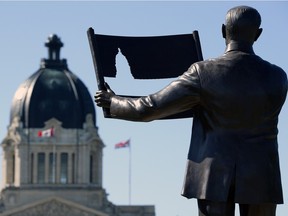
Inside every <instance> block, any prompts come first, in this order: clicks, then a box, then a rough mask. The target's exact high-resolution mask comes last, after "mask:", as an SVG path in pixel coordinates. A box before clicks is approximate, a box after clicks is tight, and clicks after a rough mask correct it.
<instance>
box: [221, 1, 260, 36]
mask: <svg viewBox="0 0 288 216" xmlns="http://www.w3.org/2000/svg"><path fill="white" fill-rule="evenodd" d="M225 25H226V31H227V34H228V35H229V36H230V37H231V38H234V37H238V36H240V35H239V34H241V33H244V34H247V31H249V30H251V29H258V28H259V27H260V25H261V16H260V14H259V12H258V11H257V10H256V9H254V8H252V7H248V6H238V7H234V8H231V9H230V10H229V11H228V12H227V14H226V20H225ZM245 31H246V32H245Z"/></svg>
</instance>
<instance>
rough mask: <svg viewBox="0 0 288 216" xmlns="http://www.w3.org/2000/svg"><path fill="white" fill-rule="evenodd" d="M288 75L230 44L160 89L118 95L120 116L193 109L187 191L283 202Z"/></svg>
mask: <svg viewBox="0 0 288 216" xmlns="http://www.w3.org/2000/svg"><path fill="white" fill-rule="evenodd" d="M286 94H287V76H286V73H285V72H284V71H283V70H282V69H281V68H279V67H278V66H275V65H273V64H270V63H269V62H267V61H265V60H263V59H261V58H260V57H259V56H257V55H255V54H254V52H253V49H252V47H251V46H246V45H244V44H237V43H232V44H229V45H228V46H227V47H226V51H225V53H224V55H222V56H220V57H218V58H214V59H209V60H205V61H202V62H197V63H194V64H193V65H191V67H190V68H189V69H188V71H187V72H185V73H184V74H183V75H181V76H179V77H178V78H177V79H176V80H175V81H173V82H171V83H170V84H169V85H168V86H167V87H165V88H164V89H162V90H160V91H159V92H157V93H154V94H151V95H148V96H145V97H141V98H124V97H120V96H115V97H112V102H111V106H110V112H111V115H112V116H113V117H114V118H118V119H125V120H131V121H152V120H155V119H159V118H162V117H165V116H168V115H171V114H175V113H178V112H182V111H185V110H189V109H192V110H193V113H194V116H193V128H192V138H191V143H190V149H189V153H188V163H187V173H186V178H185V181H184V187H183V192H182V195H183V196H185V197H187V198H197V199H208V200H213V201H225V200H226V199H227V196H228V192H229V189H230V188H231V186H233V188H234V189H235V202H238V203H283V195H282V186H281V177H280V168H279V158H278V143H277V134H278V129H277V123H278V115H279V113H280V110H281V108H282V105H283V103H284V101H285V98H286Z"/></svg>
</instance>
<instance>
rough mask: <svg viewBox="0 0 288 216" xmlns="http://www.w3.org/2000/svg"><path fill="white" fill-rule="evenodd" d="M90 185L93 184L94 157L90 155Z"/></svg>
mask: <svg viewBox="0 0 288 216" xmlns="http://www.w3.org/2000/svg"><path fill="white" fill-rule="evenodd" d="M89 174H90V177H89V178H90V183H93V155H90V171H89Z"/></svg>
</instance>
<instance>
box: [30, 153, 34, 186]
mask: <svg viewBox="0 0 288 216" xmlns="http://www.w3.org/2000/svg"><path fill="white" fill-rule="evenodd" d="M33 174H34V154H33V153H32V154H31V161H30V182H31V183H33Z"/></svg>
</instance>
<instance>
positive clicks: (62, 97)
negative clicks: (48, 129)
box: [10, 35, 96, 128]
mask: <svg viewBox="0 0 288 216" xmlns="http://www.w3.org/2000/svg"><path fill="white" fill-rule="evenodd" d="M45 46H46V47H48V59H42V60H41V65H40V69H39V70H37V71H36V72H35V73H34V74H32V75H31V76H30V77H29V78H28V79H27V80H26V81H25V82H23V83H22V84H21V85H20V86H19V88H18V90H17V91H16V93H15V95H14V98H13V101H12V107H11V115H10V123H11V122H12V121H13V119H14V118H15V117H18V118H19V119H20V121H21V122H22V124H23V127H24V128H43V127H44V126H45V122H46V121H48V120H49V119H51V118H56V119H57V120H59V121H60V122H62V127H63V128H83V123H84V122H85V120H86V116H87V115H88V114H90V115H92V116H93V118H92V119H93V122H94V125H95V118H96V117H95V107H94V103H93V100H92V97H91V95H90V94H89V91H88V89H87V88H86V86H85V85H84V83H83V82H82V81H81V80H80V79H79V78H78V77H77V76H76V75H75V74H73V73H72V72H71V71H69V69H68V66H67V63H66V59H60V49H61V47H62V46H63V43H62V42H61V40H60V38H59V37H58V36H57V35H51V36H49V37H48V41H47V42H46V43H45Z"/></svg>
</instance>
